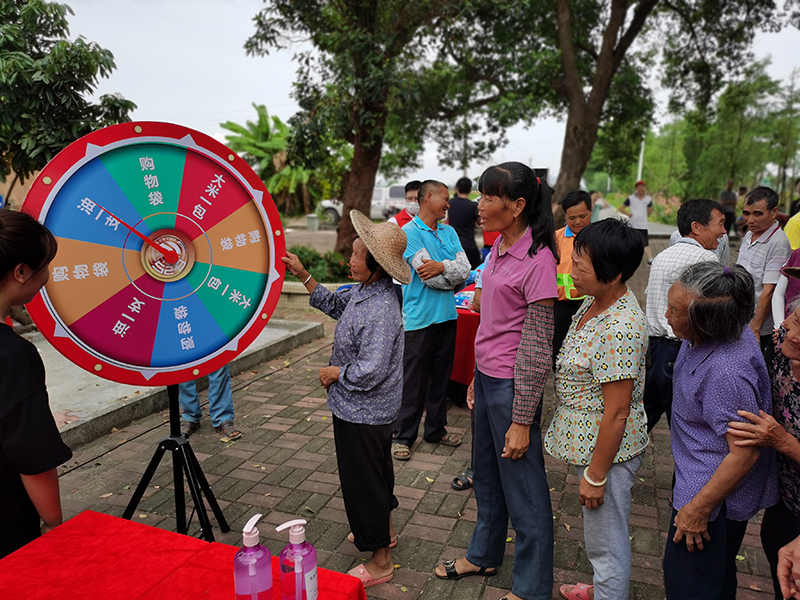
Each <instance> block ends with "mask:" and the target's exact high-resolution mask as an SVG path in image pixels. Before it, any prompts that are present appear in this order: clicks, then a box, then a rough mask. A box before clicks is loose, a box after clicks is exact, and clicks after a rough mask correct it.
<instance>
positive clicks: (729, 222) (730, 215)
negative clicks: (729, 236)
mask: <svg viewBox="0 0 800 600" xmlns="http://www.w3.org/2000/svg"><path fill="white" fill-rule="evenodd" d="M734 223H736V213H735V212H727V211H725V232H726V233H730V232H731V228H732V227H733V224H734Z"/></svg>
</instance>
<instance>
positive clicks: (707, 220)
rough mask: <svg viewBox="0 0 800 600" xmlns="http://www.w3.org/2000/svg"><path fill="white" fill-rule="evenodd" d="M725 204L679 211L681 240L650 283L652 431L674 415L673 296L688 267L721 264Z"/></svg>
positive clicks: (647, 391) (676, 345)
mask: <svg viewBox="0 0 800 600" xmlns="http://www.w3.org/2000/svg"><path fill="white" fill-rule="evenodd" d="M724 210H725V209H724V207H723V206H722V205H721V204H720V203H719V202H716V201H714V200H688V201H687V202H684V203H683V204H682V205H681V207H680V208H679V209H678V231H679V232H680V236H681V237H680V238H679V239H678V240H677V241H676V242H675V243H674V244H672V245H670V247H669V248H667V249H666V250H664V251H663V252H661V253H660V254H659V255H658V256H656V258H655V260H654V261H653V265H652V267H651V268H650V278H649V279H648V281H647V289H645V294H647V310H646V319H647V335H648V337H649V338H650V339H649V344H650V350H649V357H648V358H649V359H650V360H648V361H647V362H648V365H647V374H646V377H645V380H644V409H645V412H646V413H647V431H648V432H650V431H652V430H653V427H655V426H656V424H657V423H658V421H659V419H661V415H663V414H664V413H666V415H667V422H668V423H669V422H671V418H672V368H673V366H674V364H675V359H676V358H677V357H678V351H679V350H680V348H681V340H680V339H678V336H676V335H675V334H674V333H673V331H672V327H670V326H669V323H668V322H667V317H666V316H665V314H666V312H667V305H668V302H667V294H668V293H669V288H670V287H672V284H673V283H675V282H676V281H677V280H678V277H680V275H681V273H683V270H684V269H685V268H686V267H688V266H689V265H693V264H695V263H699V262H706V261H709V262H719V258H718V257H717V255H716V254H715V252H714V250H715V248H716V247H717V245H718V241H719V239H720V238H722V239H726V236H725V235H724V234H725V213H724Z"/></svg>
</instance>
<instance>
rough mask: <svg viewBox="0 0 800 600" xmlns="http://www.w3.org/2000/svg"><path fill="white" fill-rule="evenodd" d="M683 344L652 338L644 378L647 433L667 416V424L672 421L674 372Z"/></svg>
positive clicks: (662, 338)
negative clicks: (663, 416) (662, 416)
mask: <svg viewBox="0 0 800 600" xmlns="http://www.w3.org/2000/svg"><path fill="white" fill-rule="evenodd" d="M680 349H681V343H680V342H679V341H677V340H671V339H669V338H666V337H651V338H650V347H649V354H648V361H647V373H646V375H645V378H644V410H645V412H646V413H647V431H648V433H649V432H650V431H652V430H653V427H655V426H656V425H657V424H658V421H659V420H660V419H661V415H663V414H666V415H667V423H668V424H669V423H671V421H672V370H673V368H674V367H675V359H676V358H677V357H678V351H679V350H680Z"/></svg>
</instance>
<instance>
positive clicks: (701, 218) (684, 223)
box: [678, 198, 725, 237]
mask: <svg viewBox="0 0 800 600" xmlns="http://www.w3.org/2000/svg"><path fill="white" fill-rule="evenodd" d="M714 210H718V211H719V212H720V213H722V214H723V215H724V214H725V208H724V207H723V206H722V204H720V203H719V202H717V201H716V200H710V199H708V198H698V199H696V200H687V201H686V202H684V203H683V204H681V207H680V208H679V209H678V231H679V232H680V234H681V235H682V236H684V237H685V236H687V235H689V234H690V233H692V223H694V222H695V221H697V222H698V223H700V225H708V223H709V222H710V221H711V212H712V211H714Z"/></svg>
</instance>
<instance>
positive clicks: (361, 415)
mask: <svg viewBox="0 0 800 600" xmlns="http://www.w3.org/2000/svg"><path fill="white" fill-rule="evenodd" d="M350 218H351V220H352V221H353V226H354V227H355V229H356V233H358V236H359V237H358V238H356V240H355V241H354V242H353V254H352V255H351V256H350V272H351V274H352V277H353V279H355V280H356V281H358V282H360V283H361V285H357V286H354V287H352V288H350V289H347V290H344V291H337V292H331V291H329V290H328V289H327V288H325V286H322V285H317V282H316V281H314V278H313V277H312V276H311V275H310V274H309V273H308V271H307V270H306V269H305V268H304V267H303V264H302V263H301V262H300V260H299V259H298V258H297V256H296V255H294V254H292V253H291V252H287V253H286V258H284V259H283V262H285V263H286V265H287V267H288V268H289V270H290V271H291V272H292V274H293V275H294V276H295V277H297V278H299V279H300V281H302V282H303V283H304V285H305V286H306V289H308V291H309V292H311V299H310V300H309V304H311V306H313V307H314V308H318V309H319V310H321V311H322V312H324V313H325V314H326V315H328V316H329V317H333V318H334V319H337V321H338V323H337V324H336V333H335V334H334V339H333V351H332V353H331V360H330V366H329V367H324V368H322V369H320V371H319V380H320V382H321V383H322V385H323V386H325V388H326V389H327V390H328V405H329V406H330V409H331V412H332V413H333V436H334V441H335V443H336V457H337V461H338V466H339V479H340V481H341V484H342V496H343V497H344V506H345V510H346V512H347V520H348V521H349V522H350V527H351V529H352V534H351V535H352V541H353V542H354V543H355V545H356V547H357V548H358V549H359V550H360V551H361V552H368V551H371V552H372V558H371V559H370V560H369V561H367V563H366V564H359V565H358V566H357V567H355V568H354V569H352V570H351V571H350V574H351V575H353V576H355V577H358V578H359V579H361V581H362V582H363V583H364V586H365V587H370V586H373V585H377V584H379V583H385V582H387V581H389V580H391V579H392V576H393V573H394V566H393V563H392V555H391V550H390V548H392V547H394V545H395V544H396V543H397V537H396V534H395V532H394V528H393V527H392V523H391V515H390V513H391V511H392V510H393V509H394V508H397V498H395V496H394V467H393V465H392V455H391V445H392V423H394V421H395V419H396V417H397V412H398V410H399V409H400V402H401V398H402V392H403V341H404V338H403V318H402V315H401V312H400V303H399V301H398V300H397V294H395V291H394V286H393V284H392V278H394V279H396V280H398V281H400V282H401V283H404V284H407V283H409V281H411V271H410V269H409V267H408V264H407V263H406V262H405V260H403V252H404V251H405V248H406V235H405V234H404V233H403V231H402V230H401V229H400V228H399V227H398V226H397V225H395V224H394V223H381V224H375V223H372V221H370V220H369V219H368V218H367V217H366V216H364V215H363V214H362V213H360V212H358V211H357V210H353V211H351V212H350Z"/></svg>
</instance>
